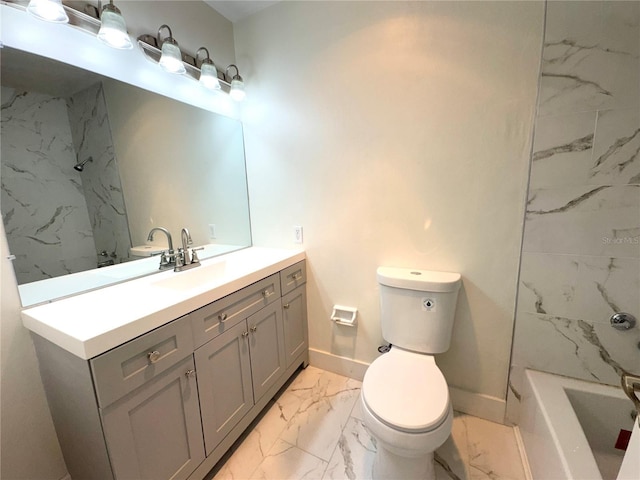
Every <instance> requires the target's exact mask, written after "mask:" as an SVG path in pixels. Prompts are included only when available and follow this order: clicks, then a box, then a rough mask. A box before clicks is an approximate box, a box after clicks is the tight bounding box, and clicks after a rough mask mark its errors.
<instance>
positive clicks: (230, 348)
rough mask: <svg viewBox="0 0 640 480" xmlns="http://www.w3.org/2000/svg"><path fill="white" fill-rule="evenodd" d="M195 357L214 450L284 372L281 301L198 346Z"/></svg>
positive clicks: (207, 432) (204, 422)
mask: <svg viewBox="0 0 640 480" xmlns="http://www.w3.org/2000/svg"><path fill="white" fill-rule="evenodd" d="M194 356H195V360H196V370H197V372H198V388H199V391H200V410H201V412H202V427H203V431H204V440H205V446H206V450H207V455H208V454H209V453H211V451H212V450H213V449H214V448H215V447H216V446H217V445H218V444H219V443H220V442H221V441H222V439H223V438H224V437H225V436H226V435H227V434H228V433H229V432H230V431H231V430H232V429H233V427H235V426H236V424H237V423H238V422H239V421H240V419H242V417H244V416H245V414H246V413H247V412H248V411H249V410H250V409H251V408H252V407H253V405H254V404H255V403H257V402H258V401H259V399H260V398H261V397H262V396H263V395H264V394H265V393H266V392H267V391H268V390H269V389H270V388H271V387H272V386H273V385H275V383H276V382H277V381H278V380H279V379H280V377H281V376H282V375H283V374H284V370H285V354H284V333H283V328H282V311H281V306H280V300H279V299H278V301H276V302H273V303H271V304H270V305H268V306H267V307H265V308H263V309H262V310H260V311H258V312H256V313H254V314H253V315H251V316H249V317H248V318H247V319H246V320H244V321H242V322H240V323H238V324H237V325H235V326H234V327H232V328H230V329H229V330H227V331H226V332H225V333H223V334H221V335H219V336H217V337H216V338H214V339H213V340H211V341H210V342H208V343H206V344H205V345H203V346H202V347H200V348H198V349H197V350H196V352H195V354H194Z"/></svg>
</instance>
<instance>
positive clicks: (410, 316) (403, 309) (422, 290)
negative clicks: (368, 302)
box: [361, 267, 461, 480]
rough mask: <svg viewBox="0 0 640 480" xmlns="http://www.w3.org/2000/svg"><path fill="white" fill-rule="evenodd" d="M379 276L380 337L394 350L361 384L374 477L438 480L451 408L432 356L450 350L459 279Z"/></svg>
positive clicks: (416, 273)
mask: <svg viewBox="0 0 640 480" xmlns="http://www.w3.org/2000/svg"><path fill="white" fill-rule="evenodd" d="M377 277H378V283H380V305H381V313H380V316H381V324H382V336H383V337H384V339H385V340H387V341H388V342H389V343H391V344H392V345H393V346H392V347H391V350H389V352H388V353H385V354H384V355H381V356H380V357H379V358H377V359H376V360H375V361H374V362H373V363H372V364H371V365H370V366H369V368H368V369H367V372H366V373H365V376H364V380H363V382H362V395H361V401H362V408H363V412H364V423H365V425H366V426H367V428H368V429H369V431H370V432H371V434H372V435H373V436H374V437H375V439H376V445H377V452H376V457H375V461H374V465H373V477H374V479H376V480H378V479H402V480H409V479H416V480H417V479H420V480H424V479H431V478H435V471H434V465H433V452H434V451H435V450H436V449H437V448H438V447H440V446H441V445H442V444H443V443H444V442H445V440H446V439H447V438H448V437H449V435H450V434H451V425H452V422H453V409H452V407H451V399H450V398H449V389H448V387H447V382H446V380H445V378H444V376H443V375H442V372H441V371H440V369H439V368H438V366H437V365H436V362H435V360H434V357H433V355H434V354H436V353H442V352H445V351H447V350H448V349H449V345H450V343H451V332H452V328H453V318H454V314H455V310H456V301H457V299H458V290H459V289H460V284H461V280H460V274H458V273H449V272H431V271H426V270H411V269H405V268H390V267H380V268H378V273H377Z"/></svg>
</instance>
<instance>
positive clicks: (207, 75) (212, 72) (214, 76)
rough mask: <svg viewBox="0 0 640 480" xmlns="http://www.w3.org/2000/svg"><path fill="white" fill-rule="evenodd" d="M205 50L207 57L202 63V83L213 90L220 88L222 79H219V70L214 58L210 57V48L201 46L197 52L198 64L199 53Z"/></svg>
mask: <svg viewBox="0 0 640 480" xmlns="http://www.w3.org/2000/svg"><path fill="white" fill-rule="evenodd" d="M201 51H203V52H205V53H206V54H207V57H206V58H205V59H204V60H202V63H201V64H200V83H201V84H202V85H204V86H205V87H207V88H210V89H211V90H220V80H218V70H217V69H216V65H215V64H214V63H213V60H211V58H209V50H207V49H206V48H205V47H200V48H199V49H198V51H197V52H196V66H197V63H198V55H199V54H200V52H201Z"/></svg>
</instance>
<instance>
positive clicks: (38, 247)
mask: <svg viewBox="0 0 640 480" xmlns="http://www.w3.org/2000/svg"><path fill="white" fill-rule="evenodd" d="M2 101H3V104H2V124H1V128H2V146H1V149H2V151H1V157H2V158H1V162H2V167H1V168H2V172H1V173H2V207H3V208H2V210H3V221H4V224H5V229H6V232H7V237H8V242H9V248H10V251H11V253H12V254H14V255H15V256H16V259H15V261H14V269H15V272H16V277H17V280H18V283H19V284H24V283H30V282H34V281H37V280H42V279H46V278H54V277H58V276H60V275H65V274H68V273H76V272H81V271H85V270H91V269H94V268H96V267H97V266H98V264H99V263H100V262H105V261H106V262H107V263H110V262H113V263H119V262H120V261H121V260H120V259H126V258H127V257H128V255H129V248H130V246H131V240H130V235H129V229H128V222H127V216H126V210H125V205H124V196H123V193H122V187H121V184H120V178H119V173H118V169H117V163H116V159H115V153H114V147H113V141H112V139H111V130H110V126H109V121H108V116H107V109H106V103H105V99H104V94H103V91H102V84H101V83H96V84H94V85H92V86H90V87H88V88H86V89H84V90H81V91H79V92H76V93H75V94H73V95H71V96H69V97H67V98H62V97H52V96H50V95H46V94H41V93H36V92H20V91H17V90H14V89H11V88H8V87H3V88H2ZM88 158H91V159H92V160H91V162H89V163H87V164H85V169H84V171H83V172H78V171H76V170H75V169H74V168H73V167H74V165H76V163H78V162H79V161H84V160H86V159H88ZM100 252H105V254H104V255H99V254H100Z"/></svg>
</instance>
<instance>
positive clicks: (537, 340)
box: [507, 1, 640, 422]
mask: <svg viewBox="0 0 640 480" xmlns="http://www.w3.org/2000/svg"><path fill="white" fill-rule="evenodd" d="M639 85H640V2H613V1H611V2H610V1H604V2H571V1H557V2H548V3H547V18H546V27H545V45H544V49H543V62H542V75H541V79H540V97H539V111H538V117H537V119H536V128H535V134H534V142H533V143H534V147H533V150H534V151H533V156H532V163H531V178H530V184H529V198H528V203H527V211H526V216H525V229H524V241H523V253H522V259H521V271H520V282H519V294H518V308H517V312H516V322H515V324H516V327H515V337H514V346H513V355H512V365H511V375H510V381H509V386H510V389H509V394H508V399H507V419H508V420H510V421H513V422H517V418H518V403H519V393H518V391H519V385H520V383H521V374H522V372H523V370H524V369H525V368H534V369H538V370H543V371H547V372H551V373H557V374H561V375H567V376H571V377H576V378H581V379H585V380H590V381H595V382H600V383H607V384H614V385H617V384H619V374H620V370H621V368H624V369H627V370H632V371H640V346H639V342H640V328H637V327H636V328H634V329H632V330H630V331H628V332H619V331H616V330H614V329H613V328H611V327H610V326H609V317H610V316H611V314H612V313H614V312H617V311H624V312H628V313H632V314H634V315H635V316H636V317H638V318H640V88H639V87H638V86H639Z"/></svg>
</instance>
